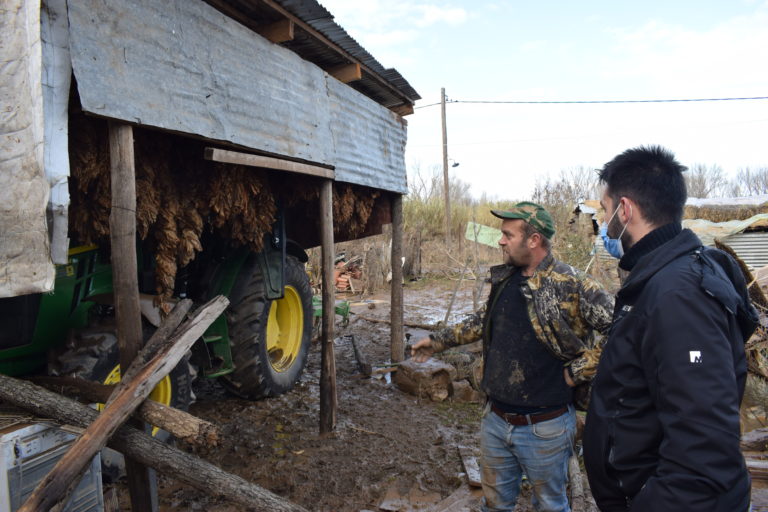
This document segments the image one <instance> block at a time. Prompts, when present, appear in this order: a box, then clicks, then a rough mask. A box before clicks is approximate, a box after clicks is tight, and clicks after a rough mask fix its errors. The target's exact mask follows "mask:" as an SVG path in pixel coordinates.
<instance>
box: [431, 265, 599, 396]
mask: <svg viewBox="0 0 768 512" xmlns="http://www.w3.org/2000/svg"><path fill="white" fill-rule="evenodd" d="M517 270H518V269H517V267H512V266H509V265H497V266H495V267H491V293H490V296H489V298H488V303H487V304H485V305H484V306H483V307H482V308H480V309H479V310H478V311H476V312H475V313H474V314H472V315H471V316H470V317H469V318H467V319H466V320H464V321H463V322H462V323H460V324H458V325H455V326H450V327H442V328H439V329H437V330H436V331H435V332H434V333H432V334H431V335H430V338H432V346H433V347H434V348H435V351H436V352H440V351H442V350H445V349H446V348H448V347H453V346H456V345H463V344H465V343H472V342H473V341H477V340H479V339H482V340H483V354H484V355H485V353H486V352H487V347H488V341H489V340H488V339H487V336H488V335H489V334H488V331H489V329H488V323H489V321H490V315H487V314H486V313H487V312H489V311H491V310H492V308H493V306H494V304H495V302H496V299H497V298H498V295H499V291H500V290H501V288H502V284H503V283H504V282H505V281H506V280H507V278H509V277H510V276H511V275H512V274H514V273H515V272H516V271H517ZM520 286H521V290H522V292H523V296H524V297H525V299H526V303H527V305H528V316H529V318H530V319H531V324H532V325H533V330H534V332H535V333H536V337H537V339H538V340H539V341H540V342H542V343H543V344H544V345H545V346H546V347H547V349H549V351H550V352H551V353H552V354H553V355H554V356H555V357H557V358H558V359H560V360H562V361H563V362H564V363H565V366H570V369H571V374H572V375H573V380H574V382H575V383H576V384H581V383H585V382H589V381H590V380H592V378H593V377H594V375H595V371H596V369H597V363H598V360H599V358H600V353H601V352H602V348H603V344H604V343H605V339H606V338H607V334H608V329H609V327H610V325H611V319H612V317H613V301H614V299H613V296H612V295H611V294H609V293H608V292H606V291H605V290H604V289H603V288H602V287H601V286H600V285H599V284H597V283H596V282H595V281H594V280H592V279H591V278H590V277H588V276H587V275H586V274H585V273H583V272H581V271H579V270H576V269H575V268H573V267H571V266H570V265H566V264H565V263H562V262H560V261H558V260H556V259H555V258H554V257H553V256H552V255H551V254H550V255H548V256H547V257H546V258H544V260H543V261H542V262H541V264H539V266H538V267H537V269H536V271H535V272H534V274H533V275H532V276H531V277H530V278H529V279H528V280H527V281H525V282H523V283H522V284H521V285H520Z"/></svg>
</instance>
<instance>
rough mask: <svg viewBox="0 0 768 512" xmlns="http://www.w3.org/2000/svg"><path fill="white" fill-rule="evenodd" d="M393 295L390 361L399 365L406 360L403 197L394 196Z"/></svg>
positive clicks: (391, 304)
mask: <svg viewBox="0 0 768 512" xmlns="http://www.w3.org/2000/svg"><path fill="white" fill-rule="evenodd" d="M391 205H392V257H391V258H390V260H391V262H392V282H391V283H390V293H391V295H392V297H391V302H390V308H389V317H390V319H391V321H392V323H391V330H390V333H391V336H392V338H391V341H390V356H389V357H390V359H391V360H392V362H394V363H397V362H400V361H402V360H403V359H405V342H404V339H403V338H404V334H403V332H404V330H403V265H402V259H403V196H401V195H400V194H395V195H394V196H392V203H391Z"/></svg>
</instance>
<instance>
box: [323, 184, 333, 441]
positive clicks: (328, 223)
mask: <svg viewBox="0 0 768 512" xmlns="http://www.w3.org/2000/svg"><path fill="white" fill-rule="evenodd" d="M332 185H333V182H332V181H331V180H325V181H324V182H323V185H322V188H321V190H320V231H321V240H322V257H321V262H322V273H323V332H322V336H321V344H322V358H321V365H320V433H321V434H325V433H327V432H331V431H333V429H335V428H336V405H337V402H336V360H335V356H334V353H333V322H334V320H335V319H336V303H335V297H334V282H333V188H332Z"/></svg>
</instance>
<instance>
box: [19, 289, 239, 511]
mask: <svg viewBox="0 0 768 512" xmlns="http://www.w3.org/2000/svg"><path fill="white" fill-rule="evenodd" d="M228 304H229V301H228V300H227V299H226V297H223V296H221V295H219V296H217V297H216V298H214V299H213V300H211V301H210V302H209V303H208V304H206V305H205V306H203V307H201V308H200V309H199V310H198V311H197V312H196V314H195V316H194V317H192V318H191V319H190V320H188V321H187V322H185V323H184V324H182V326H181V327H180V328H179V329H178V330H177V331H176V333H175V334H174V336H173V337H172V338H171V339H170V340H168V342H167V344H165V345H163V347H162V348H161V350H160V351H159V352H158V353H157V355H155V356H154V357H152V359H151V360H150V361H149V362H148V363H146V364H142V365H141V369H140V370H138V371H135V378H133V379H123V380H122V381H120V384H118V385H117V386H116V387H115V390H114V392H113V393H112V396H111V397H110V399H109V400H108V401H107V404H106V405H105V407H104V410H103V411H102V412H101V414H99V416H98V417H97V418H96V420H95V421H94V422H93V423H91V424H90V425H89V426H88V428H87V429H86V430H85V432H83V434H82V435H81V436H80V437H78V438H77V439H76V440H75V442H74V443H72V446H70V447H69V450H67V452H66V453H65V454H64V455H63V456H62V457H61V458H60V459H59V461H58V462H57V463H56V465H55V466H54V467H53V469H52V470H51V471H50V472H49V473H48V474H47V475H46V476H45V478H43V479H42V480H41V481H40V483H38V485H37V487H35V490H34V491H32V494H30V495H29V497H28V498H27V500H26V501H25V502H24V505H22V507H21V508H20V509H19V512H35V511H38V510H50V508H51V507H52V506H53V505H55V504H56V503H57V502H59V501H60V500H61V499H62V497H63V496H66V494H67V491H68V490H70V488H71V486H72V484H73V483H77V480H78V479H79V477H80V475H81V474H82V473H83V471H84V470H85V469H86V466H87V465H88V464H89V463H90V461H91V459H92V458H93V456H94V455H96V453H97V452H98V451H99V450H101V449H102V448H104V446H106V444H107V441H108V440H109V438H110V437H111V436H112V434H114V433H115V432H116V431H117V429H118V428H119V427H120V426H121V425H122V424H123V423H125V421H126V420H127V419H128V417H129V416H130V415H131V414H132V413H133V411H134V410H136V409H137V408H138V407H139V406H140V405H141V403H142V402H143V401H144V400H145V399H146V398H147V397H148V396H149V394H150V392H152V389H153V388H154V387H155V386H156V385H157V384H158V383H159V382H160V381H161V380H162V379H163V378H164V377H165V376H166V375H168V374H169V373H170V372H171V370H173V369H174V368H175V367H176V365H177V364H178V362H179V361H180V360H181V358H182V357H184V354H186V353H187V351H188V350H189V349H190V348H191V347H192V344H193V343H194V342H195V341H197V339H198V338H199V337H200V336H202V335H203V333H204V332H205V330H206V329H207V328H208V326H209V325H211V323H213V321H214V320H216V318H218V317H219V315H221V313H223V312H224V310H225V309H226V307H227V305H228ZM139 359H140V358H137V361H138V360H139ZM156 499H157V498H156V496H155V501H156ZM140 510H141V509H140Z"/></svg>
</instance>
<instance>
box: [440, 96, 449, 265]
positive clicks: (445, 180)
mask: <svg viewBox="0 0 768 512" xmlns="http://www.w3.org/2000/svg"><path fill="white" fill-rule="evenodd" d="M440 112H441V118H442V121H443V123H442V124H443V189H444V190H443V193H444V194H445V248H446V250H450V248H451V194H450V187H449V186H448V128H447V127H446V125H445V87H443V88H442V89H440Z"/></svg>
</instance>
